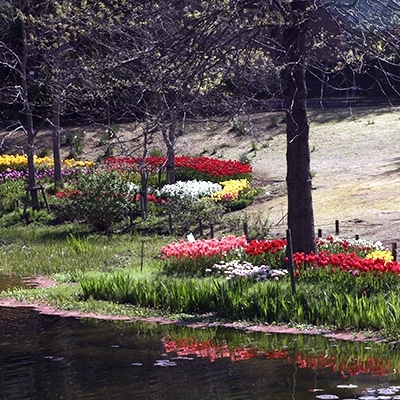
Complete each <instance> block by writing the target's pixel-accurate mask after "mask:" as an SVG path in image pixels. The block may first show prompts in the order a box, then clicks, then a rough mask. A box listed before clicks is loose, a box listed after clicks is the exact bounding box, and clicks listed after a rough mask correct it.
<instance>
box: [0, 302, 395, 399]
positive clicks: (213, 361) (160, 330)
mask: <svg viewBox="0 0 400 400" xmlns="http://www.w3.org/2000/svg"><path fill="white" fill-rule="evenodd" d="M399 368H400V355H399V354H398V352H397V350H396V348H395V347H392V346H391V345H389V344H374V343H353V342H346V341H338V340H328V339H326V338H323V337H319V336H312V335H285V334H280V335H279V334H265V333H246V332H243V331H237V330H233V329H222V328H207V329H190V328H187V327H177V326H171V325H147V324H141V323H140V324H139V323H127V322H118V323H116V322H111V321H94V320H77V319H73V318H60V317H56V316H48V315H41V314H39V313H37V312H35V311H33V310H32V309H29V308H17V309H15V308H7V307H3V308H0V399H4V400H6V399H7V400H11V399H18V400H20V399H119V400H120V399H157V400H163V399H174V400H176V399H184V400H191V399H193V400H195V399H196V400H198V399H213V400H214V399H223V400H225V399H227V400H236V399H237V400H238V399H263V400H268V399H275V400H281V399H282V400H283V399H285V400H286V399H292V400H309V399H349V400H350V399H360V400H372V399H400V375H399V374H398V373H397V371H398V369H399Z"/></svg>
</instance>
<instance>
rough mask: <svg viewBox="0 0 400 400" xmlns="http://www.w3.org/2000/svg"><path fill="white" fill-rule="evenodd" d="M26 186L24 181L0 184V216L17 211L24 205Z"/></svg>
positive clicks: (8, 181) (9, 181) (10, 181)
mask: <svg viewBox="0 0 400 400" xmlns="http://www.w3.org/2000/svg"><path fill="white" fill-rule="evenodd" d="M25 186H26V183H25V182H24V181H23V180H22V179H17V180H15V181H13V180H6V181H4V182H2V183H1V184H0V215H4V214H7V213H9V212H12V211H15V210H17V209H18V208H20V206H21V205H23V203H24V199H25V195H26V191H25Z"/></svg>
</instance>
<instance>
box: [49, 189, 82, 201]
mask: <svg viewBox="0 0 400 400" xmlns="http://www.w3.org/2000/svg"><path fill="white" fill-rule="evenodd" d="M80 194H81V192H80V190H72V189H65V190H64V191H62V192H58V193H56V194H55V196H56V197H58V198H59V199H64V198H69V199H74V198H75V197H77V196H79V195H80Z"/></svg>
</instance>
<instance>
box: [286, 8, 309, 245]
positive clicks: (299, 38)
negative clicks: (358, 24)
mask: <svg viewBox="0 0 400 400" xmlns="http://www.w3.org/2000/svg"><path fill="white" fill-rule="evenodd" d="M307 5H308V2H307V1H294V2H292V14H293V15H294V18H295V19H296V16H297V15H301V16H300V18H299V21H296V20H294V21H292V24H291V25H289V26H288V27H286V28H285V29H284V32H283V46H284V48H285V52H286V56H285V57H286V60H285V65H284V68H283V71H282V83H283V97H284V101H285V107H286V124H287V126H286V134H287V153H286V162H287V175H286V184H287V191H288V228H289V229H290V231H291V235H292V242H293V251H294V252H305V253H310V252H311V251H315V231H314V214H313V207H312V192H311V174H310V149H309V143H308V140H309V124H308V119H307V107H306V103H307V88H306V81H305V55H306V22H305V21H306V20H307V18H306V16H305V13H306V12H307V11H306V7H307ZM300 20H301V22H300Z"/></svg>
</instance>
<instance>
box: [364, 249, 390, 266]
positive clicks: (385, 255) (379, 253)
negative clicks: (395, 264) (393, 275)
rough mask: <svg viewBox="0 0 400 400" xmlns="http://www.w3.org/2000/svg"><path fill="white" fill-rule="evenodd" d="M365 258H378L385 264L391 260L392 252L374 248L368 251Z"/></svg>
mask: <svg viewBox="0 0 400 400" xmlns="http://www.w3.org/2000/svg"><path fill="white" fill-rule="evenodd" d="M365 258H372V259H373V260H376V259H378V258H380V259H382V260H385V264H386V263H387V262H390V261H393V255H392V252H391V251H389V250H376V251H373V252H372V253H369V254H368V255H367V256H366V257H365Z"/></svg>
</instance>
